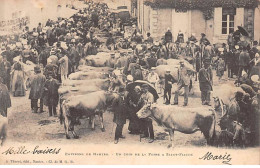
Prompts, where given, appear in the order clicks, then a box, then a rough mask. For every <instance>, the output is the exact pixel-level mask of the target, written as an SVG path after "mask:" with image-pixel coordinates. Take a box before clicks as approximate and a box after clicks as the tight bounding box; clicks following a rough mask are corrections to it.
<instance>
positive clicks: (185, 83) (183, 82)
mask: <svg viewBox="0 0 260 168" xmlns="http://www.w3.org/2000/svg"><path fill="white" fill-rule="evenodd" d="M189 84H190V76H189V73H188V68H187V67H185V65H184V62H183V61H180V68H179V69H178V89H177V90H176V91H175V96H174V103H173V105H177V104H178V97H179V92H180V90H181V88H183V87H184V104H183V106H187V105H188V92H189Z"/></svg>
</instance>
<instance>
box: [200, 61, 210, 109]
mask: <svg viewBox="0 0 260 168" xmlns="http://www.w3.org/2000/svg"><path fill="white" fill-rule="evenodd" d="M199 84H200V91H201V101H202V105H210V91H212V70H211V68H210V61H204V67H203V68H201V69H200V71H199Z"/></svg>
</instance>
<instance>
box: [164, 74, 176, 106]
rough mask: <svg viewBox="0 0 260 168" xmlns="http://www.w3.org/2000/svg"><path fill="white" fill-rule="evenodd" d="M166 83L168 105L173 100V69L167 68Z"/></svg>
mask: <svg viewBox="0 0 260 168" xmlns="http://www.w3.org/2000/svg"><path fill="white" fill-rule="evenodd" d="M164 79H165V84H164V94H163V97H164V100H165V102H164V104H166V105H168V104H170V102H171V97H172V84H173V83H174V82H175V80H174V78H173V76H172V75H171V70H170V69H167V70H166V72H165V76H164Z"/></svg>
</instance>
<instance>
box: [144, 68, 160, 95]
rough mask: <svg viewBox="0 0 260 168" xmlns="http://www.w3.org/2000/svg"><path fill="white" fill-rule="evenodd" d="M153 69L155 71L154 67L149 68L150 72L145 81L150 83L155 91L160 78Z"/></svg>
mask: <svg viewBox="0 0 260 168" xmlns="http://www.w3.org/2000/svg"><path fill="white" fill-rule="evenodd" d="M155 69H156V68H155V67H152V68H151V72H150V73H149V74H148V76H147V81H148V82H150V83H151V84H152V85H153V86H154V87H155V89H156V90H157V88H158V82H159V80H160V78H159V76H158V74H157V73H156V72H155Z"/></svg>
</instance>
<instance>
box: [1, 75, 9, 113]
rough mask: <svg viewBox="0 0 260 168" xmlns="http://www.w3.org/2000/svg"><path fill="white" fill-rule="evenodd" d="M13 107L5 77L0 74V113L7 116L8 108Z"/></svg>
mask: <svg viewBox="0 0 260 168" xmlns="http://www.w3.org/2000/svg"><path fill="white" fill-rule="evenodd" d="M10 107H11V98H10V95H9V92H8V89H7V87H6V85H5V84H4V83H3V78H2V77H1V76H0V114H1V115H2V116H3V117H7V109H8V108H10Z"/></svg>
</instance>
